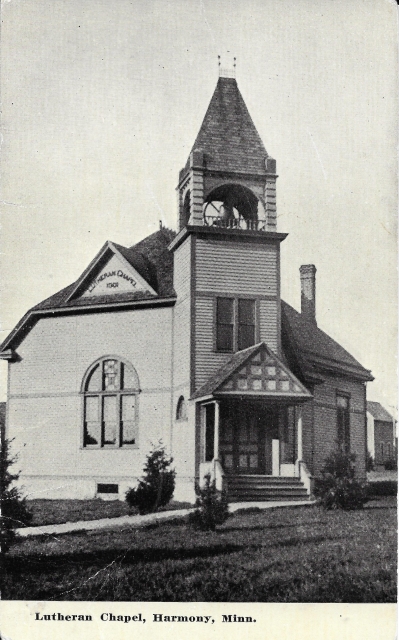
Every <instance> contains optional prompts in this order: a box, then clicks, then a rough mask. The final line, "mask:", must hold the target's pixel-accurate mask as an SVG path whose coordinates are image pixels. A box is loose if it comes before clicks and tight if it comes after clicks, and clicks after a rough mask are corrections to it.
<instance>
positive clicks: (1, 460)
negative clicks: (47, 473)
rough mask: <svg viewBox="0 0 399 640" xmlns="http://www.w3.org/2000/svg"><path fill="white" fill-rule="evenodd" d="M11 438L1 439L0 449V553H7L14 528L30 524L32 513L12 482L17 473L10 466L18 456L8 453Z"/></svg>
mask: <svg viewBox="0 0 399 640" xmlns="http://www.w3.org/2000/svg"><path fill="white" fill-rule="evenodd" d="M11 442H12V440H11V441H9V440H6V439H3V440H2V442H1V449H0V497H1V516H0V544H1V551H2V553H7V551H8V550H9V548H10V546H11V545H12V544H13V542H14V541H15V539H16V533H15V529H17V528H18V527H23V526H26V525H28V524H30V522H31V520H32V513H31V512H30V511H29V509H28V507H27V505H26V498H24V497H23V496H22V494H21V492H20V490H19V489H18V488H17V487H16V486H12V484H13V483H14V482H15V481H16V480H18V478H19V473H20V472H17V473H11V471H10V467H11V466H12V465H13V464H15V462H16V461H17V460H18V456H12V455H11V454H10V444H11Z"/></svg>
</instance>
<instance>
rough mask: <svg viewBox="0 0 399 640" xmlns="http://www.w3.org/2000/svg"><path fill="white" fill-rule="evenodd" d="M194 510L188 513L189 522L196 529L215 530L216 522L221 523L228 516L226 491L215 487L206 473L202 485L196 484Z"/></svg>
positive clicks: (213, 481)
mask: <svg viewBox="0 0 399 640" xmlns="http://www.w3.org/2000/svg"><path fill="white" fill-rule="evenodd" d="M195 492H196V494H197V500H196V502H195V506H196V510H195V511H193V512H192V513H190V515H189V522H190V523H191V524H192V525H193V526H194V527H195V528H197V529H203V530H205V531H215V529H216V526H217V525H218V524H223V522H225V521H226V520H227V518H228V517H229V504H228V498H227V492H226V491H218V490H217V489H216V483H215V480H212V482H211V476H210V474H209V473H208V474H207V475H206V476H205V484H204V486H203V487H200V486H199V485H197V486H196V488H195Z"/></svg>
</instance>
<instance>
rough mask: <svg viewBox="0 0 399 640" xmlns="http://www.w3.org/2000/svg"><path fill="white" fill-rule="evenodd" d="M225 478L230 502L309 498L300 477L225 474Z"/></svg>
mask: <svg viewBox="0 0 399 640" xmlns="http://www.w3.org/2000/svg"><path fill="white" fill-rule="evenodd" d="M225 480H227V491H228V496H229V501H230V502H269V501H281V502H283V501H284V502H285V501H291V500H304V501H306V500H309V495H308V492H307V491H306V489H305V487H304V485H303V483H302V482H301V480H300V479H299V478H285V477H282V476H261V475H236V476H225Z"/></svg>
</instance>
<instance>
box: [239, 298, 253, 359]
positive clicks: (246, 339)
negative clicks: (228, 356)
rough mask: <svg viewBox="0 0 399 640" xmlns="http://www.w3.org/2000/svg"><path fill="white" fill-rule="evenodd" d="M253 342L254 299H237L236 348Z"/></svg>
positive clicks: (242, 347)
mask: <svg viewBox="0 0 399 640" xmlns="http://www.w3.org/2000/svg"><path fill="white" fill-rule="evenodd" d="M253 344H255V300H238V350H239V351H240V350H241V349H246V348H247V347H250V346H251V345H253Z"/></svg>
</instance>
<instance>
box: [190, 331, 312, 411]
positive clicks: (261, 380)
mask: <svg viewBox="0 0 399 640" xmlns="http://www.w3.org/2000/svg"><path fill="white" fill-rule="evenodd" d="M209 396H212V397H217V398H228V397H240V398H243V397H246V398H262V399H265V400H266V399H269V400H274V401H281V402H292V403H295V404H296V403H299V402H305V401H306V400H310V399H311V398H312V397H313V396H312V394H311V393H310V392H309V391H308V390H307V389H306V387H305V386H304V385H303V384H302V383H301V382H300V381H299V380H298V378H296V376H295V375H294V374H293V373H292V371H290V370H289V368H288V367H287V366H286V365H285V364H284V363H283V362H282V361H281V360H280V359H279V358H278V357H277V356H276V354H275V353H274V352H273V351H272V350H271V349H269V347H268V346H267V345H266V344H265V343H264V342H260V343H259V344H256V345H253V346H252V347H248V348H247V349H243V350H242V351H238V352H237V353H235V354H234V355H233V356H232V357H231V358H230V359H229V360H228V361H227V362H226V363H225V364H224V365H223V366H222V367H221V368H220V369H219V370H218V371H217V372H216V373H215V374H214V375H213V376H211V377H210V378H209V379H208V380H207V382H206V383H205V384H203V385H202V387H200V388H199V389H198V390H197V391H195V393H193V395H192V396H191V400H200V399H202V398H206V397H209Z"/></svg>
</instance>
